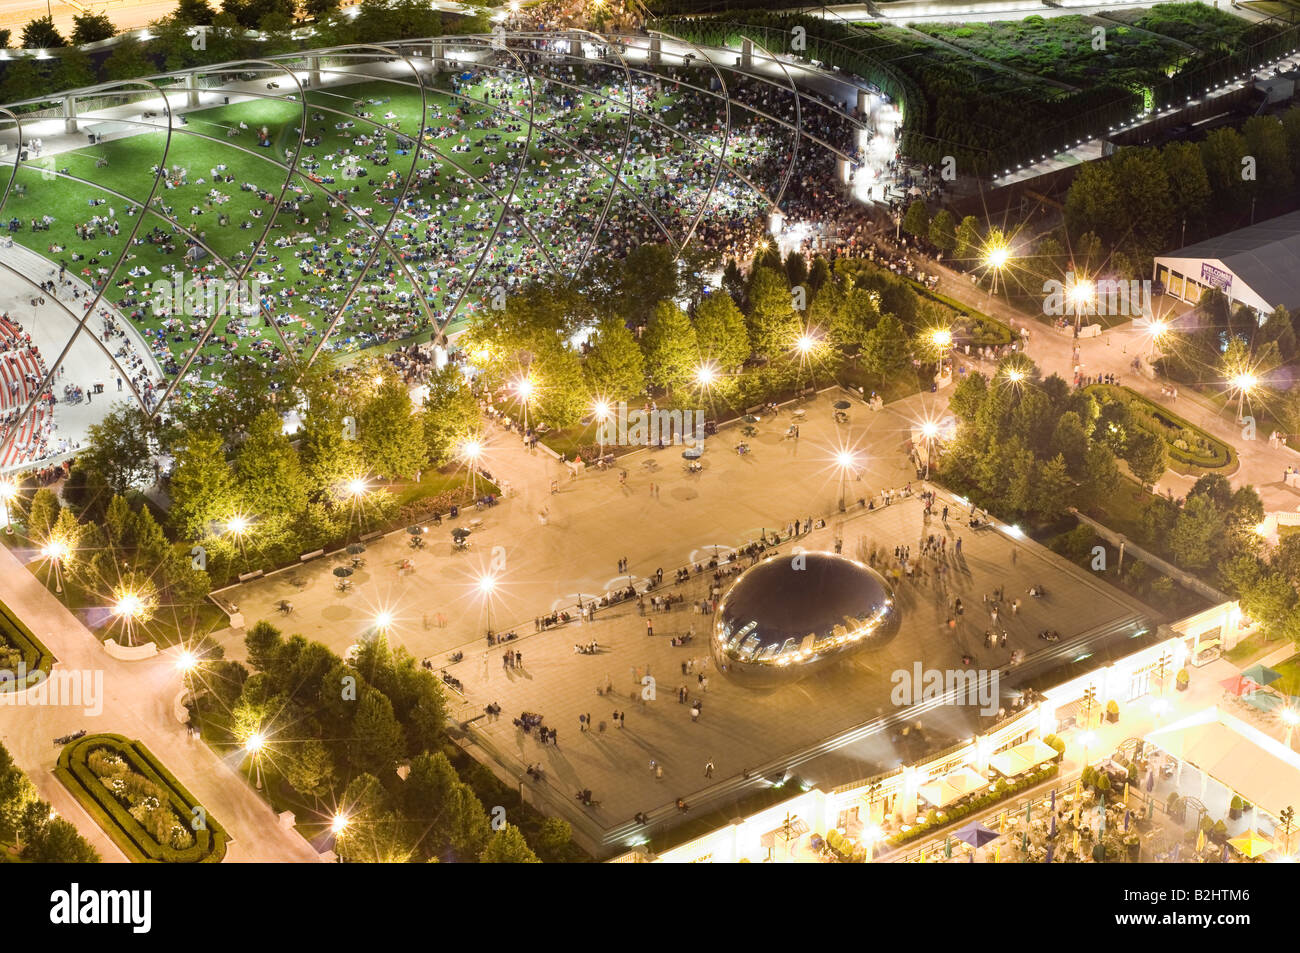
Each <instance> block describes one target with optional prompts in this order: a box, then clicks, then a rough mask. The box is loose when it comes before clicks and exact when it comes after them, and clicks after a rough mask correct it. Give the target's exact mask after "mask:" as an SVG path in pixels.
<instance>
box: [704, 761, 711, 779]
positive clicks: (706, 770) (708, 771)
mask: <svg viewBox="0 0 1300 953" xmlns="http://www.w3.org/2000/svg"><path fill="white" fill-rule="evenodd" d="M704 776H705V777H706V778H711V777H713V759H712V758H710V759H709V760H708V761H706V762H705V763H704Z"/></svg>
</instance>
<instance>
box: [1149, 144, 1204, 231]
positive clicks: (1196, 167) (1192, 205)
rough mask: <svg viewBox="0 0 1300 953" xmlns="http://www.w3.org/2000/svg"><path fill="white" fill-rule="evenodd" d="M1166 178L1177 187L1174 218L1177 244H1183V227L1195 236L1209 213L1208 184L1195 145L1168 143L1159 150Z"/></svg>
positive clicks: (1174, 198)
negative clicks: (1187, 228)
mask: <svg viewBox="0 0 1300 953" xmlns="http://www.w3.org/2000/svg"><path fill="white" fill-rule="evenodd" d="M1160 161H1161V162H1162V163H1163V164H1164V167H1165V176H1166V177H1167V178H1168V179H1169V181H1170V182H1176V183H1177V184H1178V187H1177V188H1175V189H1173V190H1172V192H1171V195H1172V198H1173V203H1174V204H1173V218H1174V222H1175V223H1176V224H1177V226H1178V242H1179V244H1180V245H1181V244H1183V243H1184V239H1185V234H1184V232H1183V227H1184V225H1190V226H1191V228H1192V233H1193V234H1195V233H1196V232H1197V231H1198V230H1199V229H1200V227H1201V226H1202V225H1203V224H1204V223H1205V217H1206V215H1207V214H1208V213H1209V210H1210V180H1209V177H1208V176H1207V175H1206V174H1205V165H1204V164H1203V163H1202V161H1201V150H1200V148H1199V147H1198V146H1197V145H1196V143H1194V142H1171V143H1169V144H1168V145H1166V146H1165V147H1164V148H1162V149H1161V150H1160Z"/></svg>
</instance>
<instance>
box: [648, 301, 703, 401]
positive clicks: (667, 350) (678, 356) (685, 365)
mask: <svg viewBox="0 0 1300 953" xmlns="http://www.w3.org/2000/svg"><path fill="white" fill-rule="evenodd" d="M641 347H642V349H643V350H644V351H645V364H646V373H647V374H648V376H649V378H650V382H651V383H652V384H653V385H654V386H655V387H661V388H663V389H665V390H672V389H673V388H674V387H680V386H682V385H684V384H686V383H687V382H689V381H690V380H691V378H692V376H693V375H694V373H695V368H696V366H697V364H698V362H699V353H700V351H699V345H698V344H697V343H696V340H695V328H694V327H693V326H692V325H691V319H690V318H688V317H687V316H686V314H685V312H683V311H682V309H681V308H679V307H677V305H675V304H673V303H672V302H671V301H661V302H660V303H659V304H657V305H656V306H655V309H654V313H653V314H652V316H651V318H650V326H649V327H648V328H647V329H646V333H645V336H644V337H643V338H642V340H641Z"/></svg>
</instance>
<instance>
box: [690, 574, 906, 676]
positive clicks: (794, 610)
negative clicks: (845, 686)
mask: <svg viewBox="0 0 1300 953" xmlns="http://www.w3.org/2000/svg"><path fill="white" fill-rule="evenodd" d="M897 628H898V607H897V606H896V605H895V603H894V592H893V590H892V589H891V588H890V586H889V584H888V583H887V582H885V580H884V578H883V577H882V576H880V574H879V573H877V572H876V571H875V570H873V569H871V568H870V567H869V566H866V565H864V564H863V563H860V562H858V561H857V560H855V559H849V558H848V557H847V556H840V555H837V554H835V553H827V552H810V553H803V554H800V555H796V556H778V557H774V558H771V559H768V560H766V561H764V562H761V563H759V564H758V565H756V566H752V567H750V568H749V569H747V570H745V572H743V573H742V574H741V575H740V578H739V579H737V580H736V582H735V584H734V585H732V587H731V588H730V589H729V590H728V591H727V593H726V594H725V595H724V596H723V597H722V599H721V601H720V602H719V603H718V608H717V611H716V612H715V613H714V616H713V629H712V632H711V635H710V640H709V642H710V648H711V651H712V653H713V660H714V662H715V663H717V666H718V669H719V670H720V671H723V672H725V673H726V674H727V675H729V676H731V677H733V678H735V679H736V681H738V682H741V683H744V684H749V685H778V684H782V683H786V682H793V681H797V680H798V679H801V678H806V677H807V676H809V675H811V674H813V673H815V672H817V671H819V670H820V669H821V668H823V667H824V666H825V665H826V664H828V663H831V662H833V661H834V660H836V659H838V658H840V657H841V656H843V655H845V654H846V653H848V652H851V651H854V650H856V649H859V648H863V647H867V646H871V645H879V644H880V643H881V642H883V641H884V640H885V639H887V638H888V637H890V636H891V635H892V634H893V633H894V632H896V631H897Z"/></svg>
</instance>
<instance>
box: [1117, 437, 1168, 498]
mask: <svg viewBox="0 0 1300 953" xmlns="http://www.w3.org/2000/svg"><path fill="white" fill-rule="evenodd" d="M1124 461H1125V462H1126V463H1127V464H1128V466H1129V469H1130V470H1132V471H1133V475H1134V476H1135V477H1137V478H1138V479H1139V480H1140V481H1141V482H1142V484H1143V485H1144V486H1151V485H1152V484H1154V483H1155V482H1156V481H1157V480H1159V479H1160V477H1161V475H1162V474H1163V473H1164V472H1165V466H1166V465H1167V461H1166V456H1165V442H1164V441H1163V440H1162V439H1160V437H1158V436H1156V435H1155V434H1153V433H1151V432H1150V431H1149V430H1143V429H1141V428H1140V427H1135V428H1133V430H1132V431H1131V432H1130V433H1129V435H1128V441H1127V444H1126V446H1125V448H1124Z"/></svg>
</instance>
